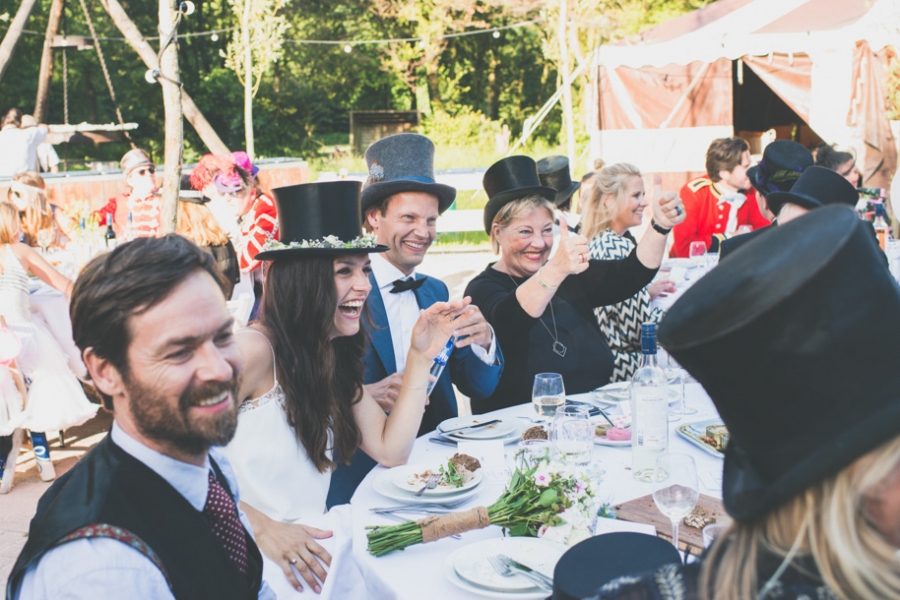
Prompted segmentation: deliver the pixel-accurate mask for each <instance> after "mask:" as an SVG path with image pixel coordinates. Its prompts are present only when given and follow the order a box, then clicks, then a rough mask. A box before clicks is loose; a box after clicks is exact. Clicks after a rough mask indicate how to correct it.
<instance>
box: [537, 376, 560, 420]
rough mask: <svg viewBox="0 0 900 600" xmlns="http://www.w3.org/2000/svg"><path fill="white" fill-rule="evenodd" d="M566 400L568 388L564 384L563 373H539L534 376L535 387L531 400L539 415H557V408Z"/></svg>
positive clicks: (551, 416)
mask: <svg viewBox="0 0 900 600" xmlns="http://www.w3.org/2000/svg"><path fill="white" fill-rule="evenodd" d="M565 401H566V388H565V386H564V385H563V378H562V375H560V374H559V373H538V374H537V375H535V376H534V388H532V392H531V402H532V404H533V405H534V412H536V413H537V414H538V416H539V417H545V418H546V417H550V418H553V416H555V415H556V409H557V408H559V407H560V406H562V405H563V404H564V403H565Z"/></svg>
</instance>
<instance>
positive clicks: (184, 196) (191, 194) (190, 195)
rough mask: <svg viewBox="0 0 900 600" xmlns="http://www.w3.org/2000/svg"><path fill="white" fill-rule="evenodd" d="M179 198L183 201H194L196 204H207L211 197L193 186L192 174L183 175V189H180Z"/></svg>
mask: <svg viewBox="0 0 900 600" xmlns="http://www.w3.org/2000/svg"><path fill="white" fill-rule="evenodd" d="M178 200H179V201H181V202H193V203H194V204H206V203H207V202H209V198H207V197H206V196H204V195H203V194H202V193H201V192H198V191H197V190H195V189H194V188H193V187H192V186H191V176H190V175H187V174H186V175H182V176H181V189H180V190H179V191H178Z"/></svg>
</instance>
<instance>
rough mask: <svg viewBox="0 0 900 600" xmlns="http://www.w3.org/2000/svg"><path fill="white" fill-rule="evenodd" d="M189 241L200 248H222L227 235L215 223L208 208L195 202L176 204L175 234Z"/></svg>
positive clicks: (217, 223) (226, 240) (226, 241)
mask: <svg viewBox="0 0 900 600" xmlns="http://www.w3.org/2000/svg"><path fill="white" fill-rule="evenodd" d="M175 233H177V234H178V235H181V236H184V237H186V238H187V239H189V240H191V241H192V242H194V243H195V244H197V245H198V246H200V247H201V248H203V247H204V246H224V245H225V244H226V243H228V234H226V233H225V230H224V229H222V226H221V225H219V222H218V221H216V218H215V216H213V213H212V211H211V210H209V207H208V206H205V205H203V204H197V203H195V202H185V201H183V200H180V201H179V202H178V227H177V229H176V232H175Z"/></svg>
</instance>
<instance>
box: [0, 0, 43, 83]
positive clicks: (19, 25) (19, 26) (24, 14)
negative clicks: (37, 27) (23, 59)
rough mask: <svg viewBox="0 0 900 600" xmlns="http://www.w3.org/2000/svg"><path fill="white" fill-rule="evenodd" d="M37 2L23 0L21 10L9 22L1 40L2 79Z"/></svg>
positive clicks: (0, 62) (0, 66)
mask: <svg viewBox="0 0 900 600" xmlns="http://www.w3.org/2000/svg"><path fill="white" fill-rule="evenodd" d="M36 3H37V0H23V2H22V4H20V5H19V10H18V11H16V17H15V18H14V19H13V22H12V23H10V24H9V29H7V30H6V35H5V36H3V42H0V79H2V78H3V75H4V73H6V68H7V67H8V66H9V60H10V59H11V58H12V55H13V52H15V50H16V46H17V45H18V44H19V39H20V38H21V37H22V30H23V29H25V23H26V22H27V21H28V17H30V16H31V11H32V10H34V5H35V4H36Z"/></svg>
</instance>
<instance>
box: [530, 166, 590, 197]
mask: <svg viewBox="0 0 900 600" xmlns="http://www.w3.org/2000/svg"><path fill="white" fill-rule="evenodd" d="M537 170H538V178H540V180H541V185H545V186H547V187H551V188H553V189H554V190H556V199H555V200H554V201H553V203H554V204H556V205H557V206H562V205H563V204H565V203H566V201H567V200H568V199H569V198H571V197H572V194H574V193H575V190H577V189H578V188H579V187H581V182H580V181H574V182H573V181H572V174H571V173H570V172H569V159H568V158H566V157H565V156H548V157H547V158H542V159H541V160H539V161H538V162H537Z"/></svg>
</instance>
